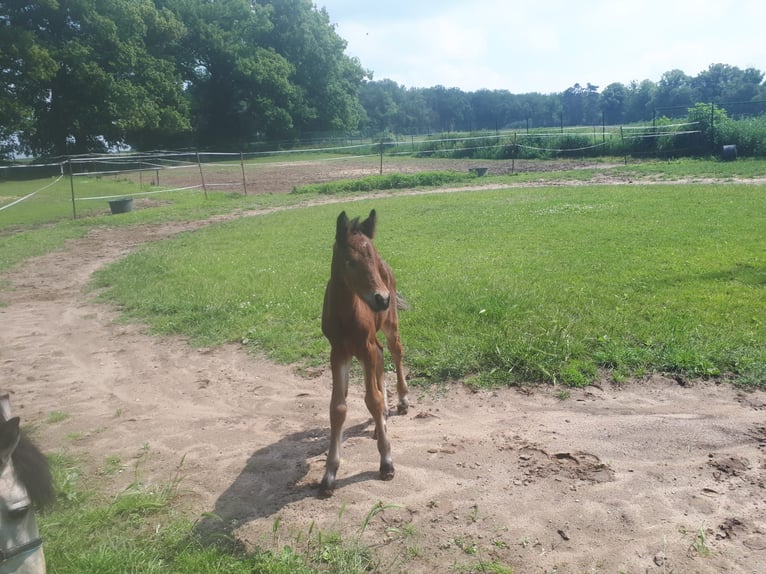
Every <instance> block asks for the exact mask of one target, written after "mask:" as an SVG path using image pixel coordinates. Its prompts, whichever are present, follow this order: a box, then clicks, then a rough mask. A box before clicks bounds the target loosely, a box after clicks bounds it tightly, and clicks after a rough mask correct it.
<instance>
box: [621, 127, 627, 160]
mask: <svg viewBox="0 0 766 574" xmlns="http://www.w3.org/2000/svg"><path fill="white" fill-rule="evenodd" d="M620 140H621V141H622V153H623V154H624V155H625V165H628V150H626V149H625V133H624V132H623V131H622V126H620Z"/></svg>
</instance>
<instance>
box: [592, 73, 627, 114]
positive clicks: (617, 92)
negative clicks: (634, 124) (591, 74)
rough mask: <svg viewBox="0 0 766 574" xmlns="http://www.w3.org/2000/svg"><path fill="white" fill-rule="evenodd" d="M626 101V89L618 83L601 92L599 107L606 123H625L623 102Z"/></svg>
mask: <svg viewBox="0 0 766 574" xmlns="http://www.w3.org/2000/svg"><path fill="white" fill-rule="evenodd" d="M627 99H628V89H627V88H626V87H625V85H624V84H621V83H619V82H615V83H613V84H609V85H608V86H607V87H606V88H604V89H603V90H602V92H601V95H600V98H599V106H600V108H601V112H602V113H603V114H604V121H605V122H606V123H609V124H618V123H622V122H623V121H625V102H626V101H627Z"/></svg>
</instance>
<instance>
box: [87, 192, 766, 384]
mask: <svg viewBox="0 0 766 574" xmlns="http://www.w3.org/2000/svg"><path fill="white" fill-rule="evenodd" d="M371 207H375V208H377V209H378V213H379V216H380V226H379V239H378V241H377V244H378V247H379V249H380V251H381V253H382V254H383V256H384V257H385V258H386V259H387V260H388V261H389V263H391V265H392V266H393V268H394V270H395V271H396V273H397V277H398V281H399V286H400V289H401V290H402V291H403V292H404V294H405V296H406V297H407V298H408V299H409V302H410V304H411V306H412V309H411V310H410V311H407V312H405V313H402V314H401V323H402V337H403V341H404V344H405V347H406V353H407V355H406V362H407V363H408V365H409V366H410V367H411V369H412V372H413V375H414V376H415V377H419V378H423V379H427V380H430V381H438V380H450V379H455V378H462V377H472V378H473V380H474V381H476V382H479V383H485V382H492V383H515V382H526V381H547V382H562V383H565V384H568V385H583V384H587V383H588V382H590V381H592V380H593V379H594V378H596V377H597V376H599V373H600V371H601V370H604V369H606V370H609V371H612V372H614V373H615V376H616V377H619V378H624V377H626V376H631V375H641V374H643V373H646V372H649V371H655V370H656V371H664V372H671V373H680V374H682V375H684V376H693V377H706V376H729V375H733V376H735V377H738V378H739V379H740V380H742V381H744V382H750V383H755V384H764V383H765V382H766V368H765V367H764V364H766V351H765V350H764V349H766V345H764V341H766V337H765V336H764V323H766V316H764V311H763V310H764V309H765V308H766V290H765V289H764V286H765V285H766V261H764V249H765V248H766V235H765V234H764V233H763V230H764V229H766V218H765V217H764V215H763V210H762V209H761V207H762V190H761V189H760V188H759V187H756V186H748V185H727V186H722V185H663V186H638V185H634V186H599V187H588V186H575V187H571V188H538V189H528V188H527V189H524V188H520V189H511V190H499V191H485V192H470V193H452V194H434V195H427V196H419V197H407V198H404V197H401V198H386V199H383V198H381V199H377V200H375V201H363V202H356V203H353V204H349V205H345V206H337V205H336V206H319V207H313V208H311V209H300V210H292V211H290V212H283V213H276V214H272V215H268V216H264V217H259V218H256V219H244V220H238V221H234V222H231V223H227V224H223V225H218V226H215V227H210V228H207V229H204V230H201V231H199V232H196V233H194V234H187V235H184V236H181V237H178V238H176V239H174V240H171V241H168V242H164V243H161V244H155V245H151V246H148V247H147V248H146V249H144V250H142V251H141V252H140V253H137V254H135V255H132V256H130V257H128V258H126V259H125V260H123V261H121V262H119V263H118V264H116V265H114V266H112V267H110V268H109V269H107V270H105V271H103V272H101V273H99V274H98V275H97V281H96V284H97V285H98V286H101V287H107V288H108V289H107V291H106V293H105V297H106V298H107V299H109V300H111V301H114V302H116V303H118V304H120V305H122V306H123V308H124V309H125V311H126V313H127V315H128V316H129V317H131V318H133V319H139V320H142V321H146V322H148V323H149V324H150V325H151V326H152V327H153V328H154V330H155V331H156V332H158V333H181V334H184V335H188V336H190V337H191V339H192V340H193V341H194V342H196V343H197V344H205V345H207V344H216V343H222V342H225V341H237V340H242V341H246V342H247V343H249V344H251V345H253V346H254V347H256V348H258V349H259V350H262V351H265V352H266V353H268V354H269V355H270V356H272V357H273V358H275V359H277V360H279V361H284V362H294V361H304V362H308V363H312V362H313V363H321V362H324V361H325V360H326V356H327V351H328V347H327V344H326V342H325V341H324V339H323V338H322V335H321V333H320V330H319V315H320V311H321V304H322V293H323V289H324V284H325V282H326V279H327V274H328V272H329V260H330V252H331V244H332V239H333V232H334V221H335V217H336V216H337V214H338V212H339V211H340V210H341V209H343V208H346V209H348V210H349V212H350V214H351V215H356V214H364V213H366V212H367V211H368V210H369V209H370V208H371Z"/></svg>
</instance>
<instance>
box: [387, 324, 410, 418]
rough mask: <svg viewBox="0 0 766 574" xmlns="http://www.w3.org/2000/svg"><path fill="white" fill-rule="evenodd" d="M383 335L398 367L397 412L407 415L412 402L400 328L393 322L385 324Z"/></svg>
mask: <svg viewBox="0 0 766 574" xmlns="http://www.w3.org/2000/svg"><path fill="white" fill-rule="evenodd" d="M383 334H384V335H385V336H386V344H387V345H388V350H389V351H390V352H391V358H392V359H393V361H394V365H395V366H396V394H397V395H398V397H399V403H398V404H397V406H396V410H397V412H398V413H399V414H400V415H406V414H407V409H409V408H410V400H409V398H408V394H409V389H408V388H407V381H406V380H405V379H404V367H403V366H402V356H403V355H404V348H403V347H402V342H401V340H400V339H399V328H398V326H397V324H396V322H394V321H391V322H388V323H386V324H384V325H383Z"/></svg>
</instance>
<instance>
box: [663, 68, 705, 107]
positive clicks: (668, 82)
mask: <svg viewBox="0 0 766 574" xmlns="http://www.w3.org/2000/svg"><path fill="white" fill-rule="evenodd" d="M694 98H695V95H694V90H693V87H692V78H691V77H690V76H687V75H686V74H684V73H683V72H682V71H681V70H670V71H669V72H665V73H664V74H662V77H661V78H660V81H659V82H658V83H657V89H656V90H655V95H654V107H655V108H656V109H658V110H660V111H661V112H662V115H666V116H682V115H684V114H685V113H686V109H687V108H688V107H689V106H691V105H692V104H693V103H694Z"/></svg>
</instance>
